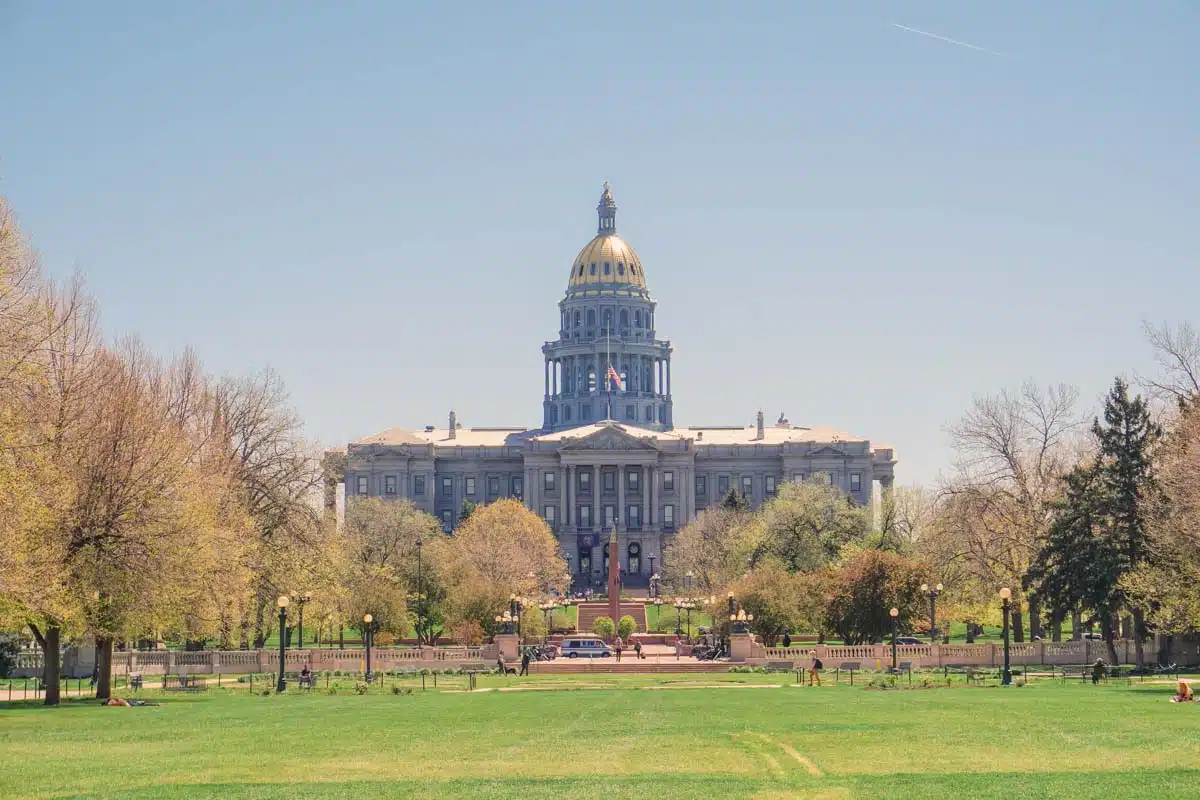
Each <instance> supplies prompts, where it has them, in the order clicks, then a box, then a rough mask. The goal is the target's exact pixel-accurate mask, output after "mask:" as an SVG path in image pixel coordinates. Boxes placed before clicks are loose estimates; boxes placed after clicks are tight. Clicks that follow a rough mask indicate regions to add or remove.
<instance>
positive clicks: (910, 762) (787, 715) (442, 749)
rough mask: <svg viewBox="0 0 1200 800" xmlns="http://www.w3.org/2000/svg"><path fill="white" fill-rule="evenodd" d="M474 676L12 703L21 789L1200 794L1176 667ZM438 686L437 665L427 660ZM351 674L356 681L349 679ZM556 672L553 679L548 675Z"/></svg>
mask: <svg viewBox="0 0 1200 800" xmlns="http://www.w3.org/2000/svg"><path fill="white" fill-rule="evenodd" d="M463 680H464V679H463V678H461V677H445V676H442V677H441V680H440V686H439V689H440V690H439V691H433V690H432V681H430V683H429V684H428V685H429V686H430V691H428V692H424V693H422V692H421V691H420V689H419V688H416V690H415V691H414V693H413V694H411V695H394V694H392V693H391V691H390V687H391V686H392V685H394V683H392V682H389V683H388V684H387V686H385V687H384V690H383V691H379V690H373V693H372V694H369V695H366V696H360V695H357V694H354V693H353V692H352V691H347V690H343V691H342V692H341V693H339V694H337V695H330V694H328V693H326V692H325V691H324V690H323V689H319V690H318V691H315V692H313V693H311V694H306V695H304V694H290V695H285V696H268V697H262V696H251V695H249V694H248V693H247V692H246V691H245V689H241V690H240V693H238V692H230V691H227V690H215V689H214V690H212V691H209V692H207V693H206V694H202V695H190V696H179V695H166V696H164V695H162V694H161V693H159V692H157V691H152V692H148V693H145V695H144V696H145V697H146V698H147V699H151V700H157V701H159V702H161V705H160V706H158V707H151V708H133V709H127V708H103V707H100V706H98V705H97V704H95V703H94V702H86V703H85V702H72V703H68V704H65V705H64V706H63V707H61V708H57V709H45V708H42V707H40V706H35V705H33V704H32V703H30V704H22V703H12V704H0V796H4V797H74V796H79V797H89V798H90V797H111V798H117V797H121V798H126V797H151V796H153V797H178V798H184V797H188V798H190V797H234V798H248V797H252V798H259V797H287V798H309V797H345V798H351V797H353V798H359V797H381V798H382V797H404V796H413V797H415V796H420V797H434V798H436V797H513V798H542V797H544V798H584V797H587V798H592V797H596V798H611V797H637V798H646V797H663V798H667V797H670V798H679V797H697V798H699V797H703V798H709V797H727V798H740V797H760V798H851V797H866V798H878V797H906V798H910V797H922V798H924V797H935V798H936V797H945V798H991V797H995V798H1008V799H1011V798H1013V797H1018V796H1024V797H1029V798H1060V797H1061V798H1068V797H1070V798H1077V797H1079V798H1084V797H1086V798H1095V797H1119V798H1123V799H1124V798H1137V797H1147V798H1150V797H1153V798H1166V797H1195V796H1196V795H1197V793H1200V733H1198V732H1200V704H1197V705H1195V706H1178V705H1172V704H1170V703H1168V702H1167V698H1168V697H1169V695H1170V694H1171V686H1170V685H1166V684H1164V685H1154V684H1149V683H1147V684H1142V685H1139V684H1134V686H1132V687H1125V686H1118V685H1115V684H1114V685H1110V686H1100V687H1093V686H1091V685H1090V684H1086V685H1084V684H1076V683H1072V684H1068V685H1065V686H1064V685H1063V684H1061V683H1058V682H1056V681H1049V680H1047V681H1044V682H1040V683H1039V682H1034V683H1031V684H1030V685H1028V686H1024V687H1012V688H1007V689H1001V688H996V687H985V688H965V687H963V688H959V687H956V688H950V689H923V690H915V691H878V690H871V689H864V688H862V687H861V685H860V686H859V687H855V688H850V687H849V686H848V685H846V684H845V683H843V684H841V685H840V686H836V687H834V686H827V687H825V688H820V689H811V688H800V687H796V686H795V685H794V683H793V681H794V677H792V676H789V675H760V674H753V675H749V674H712V675H694V676H671V675H643V676H628V677H626V676H613V675H602V674H601V675H581V676H553V677H551V676H547V677H544V678H543V677H535V678H531V679H520V680H518V679H515V678H508V679H501V678H498V677H494V676H485V677H483V678H481V680H480V686H481V687H484V688H494V687H497V686H504V687H507V688H508V689H513V688H516V687H525V688H526V689H528V690H527V691H487V692H478V693H465V692H461V691H446V689H453V688H457V687H461V686H462V685H463ZM407 683H408V685H409V686H414V687H419V685H420V684H419V679H417V680H412V679H409V680H408V682H407ZM345 685H347V686H348V683H346V684H345ZM539 689H540V690H539Z"/></svg>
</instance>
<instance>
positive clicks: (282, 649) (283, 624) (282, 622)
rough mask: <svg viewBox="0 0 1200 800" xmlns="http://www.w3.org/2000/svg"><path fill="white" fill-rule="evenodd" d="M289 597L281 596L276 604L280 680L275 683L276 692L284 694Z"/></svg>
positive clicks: (285, 686)
mask: <svg viewBox="0 0 1200 800" xmlns="http://www.w3.org/2000/svg"><path fill="white" fill-rule="evenodd" d="M288 602H289V601H288V596H287V595H286V594H281V595H279V599H278V600H276V601H275V603H276V604H277V605H278V606H279V679H278V680H277V681H275V691H276V692H282V691H283V690H284V689H286V688H287V683H286V682H285V681H284V680H283V670H284V659H285V657H286V656H285V653H286V652H287V607H288Z"/></svg>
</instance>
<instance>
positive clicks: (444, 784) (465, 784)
mask: <svg viewBox="0 0 1200 800" xmlns="http://www.w3.org/2000/svg"><path fill="white" fill-rule="evenodd" d="M1198 792H1200V770H1186V769H1178V770H1131V771H1128V772H1029V773H1011V772H1007V773H1001V772H981V773H956V774H941V773H921V774H916V773H900V774H892V775H870V776H826V777H823V778H810V777H803V776H795V777H784V778H776V779H771V778H765V777H764V778H751V777H747V778H733V777H710V776H692V775H686V774H680V775H674V776H670V777H663V776H647V775H629V776H611V775H596V776H579V777H573V778H556V779H546V780H526V779H522V778H510V779H495V780H486V779H473V780H447V781H347V782H340V783H333V782H331V783H294V784H281V783H261V784H238V785H233V784H164V785H160V786H155V787H153V788H147V789H142V790H129V789H125V790H122V791H120V792H114V793H112V794H89V795H88V797H112V798H116V797H122V798H149V797H155V798H159V797H165V798H184V797H187V798H193V797H199V798H205V797H222V798H224V797H229V798H238V799H240V800H257V798H277V797H286V798H290V799H291V800H296V799H297V798H355V799H356V800H357V799H359V798H367V799H369V798H393V797H422V798H451V797H487V798H509V797H511V798H521V800H529V799H530V798H533V799H534V800H537V799H538V798H546V799H547V800H550V798H554V800H561V799H562V798H568V799H570V798H605V800H609V799H610V798H625V797H628V798H638V799H639V800H644V798H647V797H670V798H712V797H747V798H753V797H760V798H764V800H765V799H766V798H771V799H772V800H782V799H783V798H807V799H810V800H833V798H858V797H862V798H871V800H876V799H877V798H888V797H895V798H934V799H935V800H936V798H948V799H949V798H954V800H958V798H972V800H976V799H979V800H990V799H991V798H996V800H1000V799H1001V798H1003V800H1012V798H1013V797H1019V796H1026V797H1036V798H1039V800H1041V799H1042V798H1049V799H1050V800H1059V799H1061V800H1067V798H1071V799H1072V800H1073V799H1074V798H1084V797H1087V798H1092V797H1103V796H1109V797H1121V798H1122V799H1123V800H1130V799H1132V798H1143V797H1144V798H1151V797H1152V798H1156V800H1160V799H1161V798H1194V797H1196V796H1197V793H1198Z"/></svg>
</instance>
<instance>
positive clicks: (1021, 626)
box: [1009, 596, 1025, 642]
mask: <svg viewBox="0 0 1200 800" xmlns="http://www.w3.org/2000/svg"><path fill="white" fill-rule="evenodd" d="M1009 614H1010V615H1011V617H1012V637H1013V641H1014V642H1023V641H1025V619H1024V618H1023V617H1022V616H1021V601H1020V600H1018V599H1017V598H1016V597H1015V596H1014V597H1013V600H1012V608H1011V609H1010V610H1009Z"/></svg>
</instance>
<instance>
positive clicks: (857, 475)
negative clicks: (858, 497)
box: [850, 472, 862, 492]
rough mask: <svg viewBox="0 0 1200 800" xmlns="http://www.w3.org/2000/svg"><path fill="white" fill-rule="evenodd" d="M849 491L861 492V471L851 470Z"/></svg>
mask: <svg viewBox="0 0 1200 800" xmlns="http://www.w3.org/2000/svg"><path fill="white" fill-rule="evenodd" d="M850 491H852V492H861V491H862V473H861V472H851V473H850Z"/></svg>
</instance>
